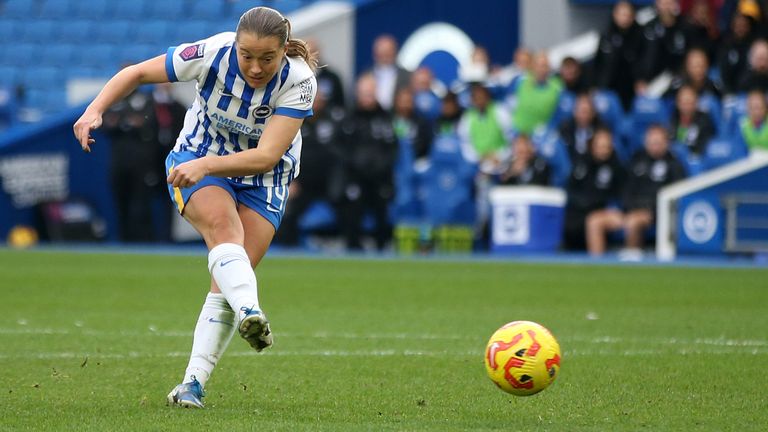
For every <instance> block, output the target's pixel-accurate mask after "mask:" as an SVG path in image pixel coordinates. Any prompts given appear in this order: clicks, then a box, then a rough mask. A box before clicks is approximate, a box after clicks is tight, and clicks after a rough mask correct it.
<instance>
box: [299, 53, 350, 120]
mask: <svg viewBox="0 0 768 432" xmlns="http://www.w3.org/2000/svg"><path fill="white" fill-rule="evenodd" d="M307 47H308V48H309V52H314V53H317V55H318V57H319V59H318V64H319V65H320V67H318V68H317V72H315V77H316V78H317V93H318V94H322V95H323V99H324V100H325V104H326V105H329V106H330V107H340V108H344V107H345V106H346V105H347V101H346V99H345V98H344V86H343V85H342V83H341V78H339V74H338V73H336V71H335V70H333V68H332V67H330V66H328V65H326V64H325V63H323V56H322V52H321V50H320V47H319V46H318V44H317V41H316V40H314V39H309V40H307Z"/></svg>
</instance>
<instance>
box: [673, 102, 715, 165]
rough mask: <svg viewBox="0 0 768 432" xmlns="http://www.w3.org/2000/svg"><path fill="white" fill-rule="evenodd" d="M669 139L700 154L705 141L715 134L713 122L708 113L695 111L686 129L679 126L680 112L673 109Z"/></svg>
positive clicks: (704, 146)
mask: <svg viewBox="0 0 768 432" xmlns="http://www.w3.org/2000/svg"><path fill="white" fill-rule="evenodd" d="M669 135H670V140H671V141H674V142H679V143H681V144H683V145H685V146H686V147H687V148H688V150H690V152H691V153H693V154H695V155H699V156H701V155H702V154H704V151H705V150H706V148H707V143H709V140H711V139H712V138H713V137H714V136H715V124H714V122H713V121H712V118H711V117H710V116H709V114H707V113H705V112H703V111H696V114H694V115H693V120H692V121H691V124H690V125H689V126H688V129H687V130H682V129H681V127H680V113H679V112H677V110H675V112H674V114H673V115H672V125H671V127H670V130H669Z"/></svg>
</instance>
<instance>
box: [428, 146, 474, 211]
mask: <svg viewBox="0 0 768 432" xmlns="http://www.w3.org/2000/svg"><path fill="white" fill-rule="evenodd" d="M429 160H430V167H429V169H428V170H427V172H426V173H425V174H424V195H425V196H424V203H423V205H424V214H425V215H426V218H427V221H428V222H429V223H430V224H431V225H432V226H440V225H446V224H460V225H473V224H474V220H475V202H474V198H473V194H474V192H473V191H474V180H473V179H474V176H475V172H476V167H475V166H473V165H471V164H469V163H467V162H466V161H465V160H464V158H463V157H462V155H461V149H460V144H459V137H458V136H456V135H453V134H443V135H439V136H437V137H436V138H435V141H434V142H433V144H432V148H431V149H430V155H429Z"/></svg>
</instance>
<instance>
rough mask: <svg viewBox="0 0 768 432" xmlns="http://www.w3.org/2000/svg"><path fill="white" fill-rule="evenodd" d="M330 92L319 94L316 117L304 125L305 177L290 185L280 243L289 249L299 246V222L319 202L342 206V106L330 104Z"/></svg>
mask: <svg viewBox="0 0 768 432" xmlns="http://www.w3.org/2000/svg"><path fill="white" fill-rule="evenodd" d="M326 97H327V95H326V93H323V92H320V91H318V92H317V95H316V96H315V100H314V102H313V104H312V111H313V112H314V115H313V116H312V117H309V118H307V119H306V120H305V121H304V123H303V124H302V125H301V137H302V146H301V153H302V154H301V175H299V176H298V177H296V179H294V180H293V182H292V183H291V185H290V189H289V194H288V202H287V203H286V207H285V215H283V221H282V223H281V224H280V230H279V231H278V232H277V238H276V240H277V241H278V242H279V243H282V244H284V245H286V246H299V243H300V237H301V236H300V234H301V233H300V230H299V219H300V218H301V217H302V216H303V215H304V213H305V212H306V210H307V209H308V208H309V207H310V205H311V204H312V203H313V202H315V201H317V200H327V201H330V203H331V204H333V205H338V202H339V200H340V197H341V193H342V191H341V189H342V185H341V184H339V180H340V179H341V177H342V173H341V169H342V167H341V163H340V161H341V151H340V149H339V143H340V141H341V125H342V123H343V122H344V117H345V112H344V109H343V108H342V107H339V106H335V105H329V103H328V102H327V101H326V99H325V98H326Z"/></svg>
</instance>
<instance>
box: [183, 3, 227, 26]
mask: <svg viewBox="0 0 768 432" xmlns="http://www.w3.org/2000/svg"><path fill="white" fill-rule="evenodd" d="M224 3H226V2H222V1H219V2H210V1H198V2H194V3H193V4H192V6H191V8H190V10H189V16H190V17H191V18H192V19H199V20H206V21H209V20H220V19H223V18H225V17H226V15H225V13H224V12H225V8H224V6H223V5H224Z"/></svg>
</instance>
